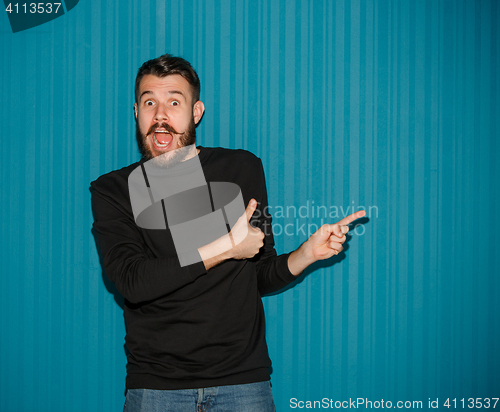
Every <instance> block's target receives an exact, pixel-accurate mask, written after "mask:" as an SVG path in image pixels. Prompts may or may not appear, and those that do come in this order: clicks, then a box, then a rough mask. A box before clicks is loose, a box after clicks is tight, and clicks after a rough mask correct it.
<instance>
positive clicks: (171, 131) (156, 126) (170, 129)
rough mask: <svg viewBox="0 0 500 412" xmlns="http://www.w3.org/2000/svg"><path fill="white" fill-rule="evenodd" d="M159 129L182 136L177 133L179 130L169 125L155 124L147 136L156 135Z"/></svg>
mask: <svg viewBox="0 0 500 412" xmlns="http://www.w3.org/2000/svg"><path fill="white" fill-rule="evenodd" d="M159 127H161V128H163V129H165V130H166V131H167V132H169V133H173V134H180V133H179V132H177V130H175V129H174V128H173V127H172V126H170V125H169V124H168V123H155V124H154V125H152V126H151V127H150V128H149V130H148V132H147V133H146V135H150V134H151V133H154V131H155V130H156V129H158V128H159Z"/></svg>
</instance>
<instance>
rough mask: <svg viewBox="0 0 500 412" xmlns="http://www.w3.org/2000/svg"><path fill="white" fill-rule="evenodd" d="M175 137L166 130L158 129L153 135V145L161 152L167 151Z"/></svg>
mask: <svg viewBox="0 0 500 412" xmlns="http://www.w3.org/2000/svg"><path fill="white" fill-rule="evenodd" d="M172 140H173V136H172V134H170V133H169V132H167V131H166V130H161V129H157V130H155V132H154V133H153V143H154V145H155V146H156V147H157V148H158V149H159V150H165V149H167V148H168V147H169V146H170V143H172Z"/></svg>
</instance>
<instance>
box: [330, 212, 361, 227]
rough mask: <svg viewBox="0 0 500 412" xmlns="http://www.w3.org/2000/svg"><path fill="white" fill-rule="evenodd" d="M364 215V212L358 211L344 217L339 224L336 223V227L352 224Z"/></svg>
mask: <svg viewBox="0 0 500 412" xmlns="http://www.w3.org/2000/svg"><path fill="white" fill-rule="evenodd" d="M365 215H366V211H364V210H360V211H359V212H356V213H353V214H352V215H349V216H347V217H344V218H343V219H342V220H341V221H340V222H337V224H338V225H348V224H349V223H352V222H354V221H355V220H356V219H359V218H361V217H363V216H365Z"/></svg>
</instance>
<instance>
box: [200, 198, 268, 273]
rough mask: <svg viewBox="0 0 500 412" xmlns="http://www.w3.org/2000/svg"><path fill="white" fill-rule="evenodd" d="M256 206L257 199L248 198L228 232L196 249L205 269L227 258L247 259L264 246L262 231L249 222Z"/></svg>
mask: <svg viewBox="0 0 500 412" xmlns="http://www.w3.org/2000/svg"><path fill="white" fill-rule="evenodd" d="M256 208H257V201H256V200H255V199H252V200H250V202H249V203H248V206H247V208H246V210H245V213H244V214H243V215H241V217H240V218H239V219H238V221H237V222H236V224H235V225H234V226H233V228H232V229H231V232H229V234H227V235H225V236H223V237H221V238H219V239H217V240H215V241H213V242H212V243H210V244H208V245H206V246H203V247H201V248H200V249H198V252H199V253H200V256H201V259H202V260H203V263H204V264H205V268H206V269H207V270H208V269H210V268H212V267H214V266H216V265H218V264H219V263H222V262H223V261H225V260H227V259H249V258H252V257H254V256H255V255H256V254H257V253H259V250H260V248H261V247H262V246H264V233H263V232H262V230H260V229H258V228H255V227H253V226H252V225H251V224H250V219H251V218H252V215H253V214H254V212H255V209H256Z"/></svg>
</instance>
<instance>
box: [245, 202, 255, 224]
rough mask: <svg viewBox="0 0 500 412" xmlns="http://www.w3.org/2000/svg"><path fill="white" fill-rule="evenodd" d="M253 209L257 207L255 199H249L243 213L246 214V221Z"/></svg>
mask: <svg viewBox="0 0 500 412" xmlns="http://www.w3.org/2000/svg"><path fill="white" fill-rule="evenodd" d="M255 209H257V201H256V200H255V199H251V200H250V202H248V206H247V208H246V210H245V214H246V215H247V222H250V219H251V218H252V215H253V213H254V212H255Z"/></svg>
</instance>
